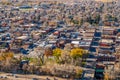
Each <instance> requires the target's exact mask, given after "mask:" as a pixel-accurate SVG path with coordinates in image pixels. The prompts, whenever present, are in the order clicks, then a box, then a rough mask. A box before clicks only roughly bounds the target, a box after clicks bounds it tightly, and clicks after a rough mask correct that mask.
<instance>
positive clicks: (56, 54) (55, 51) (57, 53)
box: [53, 48, 62, 57]
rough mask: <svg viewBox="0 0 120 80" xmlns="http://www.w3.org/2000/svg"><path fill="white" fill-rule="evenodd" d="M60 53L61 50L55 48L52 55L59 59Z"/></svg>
mask: <svg viewBox="0 0 120 80" xmlns="http://www.w3.org/2000/svg"><path fill="white" fill-rule="evenodd" d="M61 53H62V50H61V49H60V48H56V49H54V50H53V55H54V56H56V57H60V56H61Z"/></svg>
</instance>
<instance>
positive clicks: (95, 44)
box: [91, 42, 99, 46]
mask: <svg viewBox="0 0 120 80" xmlns="http://www.w3.org/2000/svg"><path fill="white" fill-rule="evenodd" d="M91 46H99V43H98V42H92V44H91Z"/></svg>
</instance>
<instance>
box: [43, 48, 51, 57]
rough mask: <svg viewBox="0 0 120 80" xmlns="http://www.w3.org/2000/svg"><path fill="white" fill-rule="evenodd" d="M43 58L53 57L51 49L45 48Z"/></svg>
mask: <svg viewBox="0 0 120 80" xmlns="http://www.w3.org/2000/svg"><path fill="white" fill-rule="evenodd" d="M44 54H45V56H46V57H47V58H48V57H49V56H52V55H53V51H52V49H51V48H49V47H47V48H45V53H44Z"/></svg>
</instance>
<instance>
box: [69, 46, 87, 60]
mask: <svg viewBox="0 0 120 80" xmlns="http://www.w3.org/2000/svg"><path fill="white" fill-rule="evenodd" d="M84 52H85V51H84V50H83V49H80V48H75V49H72V50H71V53H70V56H71V57H72V58H73V59H77V58H82V55H83V53H84Z"/></svg>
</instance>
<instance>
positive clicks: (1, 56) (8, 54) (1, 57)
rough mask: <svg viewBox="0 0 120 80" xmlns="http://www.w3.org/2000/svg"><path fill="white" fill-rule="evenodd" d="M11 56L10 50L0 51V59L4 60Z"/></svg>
mask: <svg viewBox="0 0 120 80" xmlns="http://www.w3.org/2000/svg"><path fill="white" fill-rule="evenodd" d="M13 57H14V54H13V53H12V52H7V53H1V55H0V61H3V60H6V59H8V58H13Z"/></svg>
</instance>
